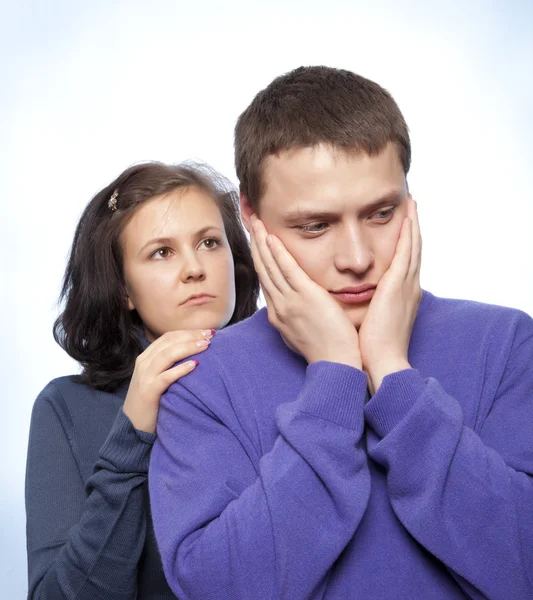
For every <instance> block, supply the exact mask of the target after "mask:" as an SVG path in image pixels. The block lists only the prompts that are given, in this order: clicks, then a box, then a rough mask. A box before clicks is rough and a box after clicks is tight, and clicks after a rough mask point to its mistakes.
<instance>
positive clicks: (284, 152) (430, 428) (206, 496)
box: [150, 67, 533, 600]
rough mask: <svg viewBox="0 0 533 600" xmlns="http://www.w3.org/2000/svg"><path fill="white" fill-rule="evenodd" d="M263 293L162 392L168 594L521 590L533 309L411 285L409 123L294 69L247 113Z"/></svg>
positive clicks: (161, 524) (238, 150) (511, 594)
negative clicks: (250, 312) (258, 304)
mask: <svg viewBox="0 0 533 600" xmlns="http://www.w3.org/2000/svg"><path fill="white" fill-rule="evenodd" d="M235 154H236V167H237V174H238V177H239V179H240V185H241V209H242V215H243V220H244V222H245V224H246V225H247V227H248V229H249V230H250V231H251V234H252V235H251V237H252V248H253V251H254V261H255V264H256V269H257V271H258V273H259V276H260V279H261V282H262V285H263V290H264V293H265V298H266V300H267V306H268V310H266V309H263V310H262V311H259V312H258V313H257V314H256V315H254V316H253V317H251V318H250V319H248V320H247V321H245V322H243V323H241V324H239V325H236V326H234V327H231V328H229V329H227V330H224V331H222V332H219V333H218V334H217V335H216V336H215V338H214V340H213V342H212V344H211V348H210V349H209V350H208V352H206V353H204V354H203V355H202V357H201V358H200V366H199V368H198V369H197V370H196V371H195V372H194V373H193V374H191V375H189V376H188V377H187V378H184V379H181V380H180V382H178V383H177V384H175V385H173V386H172V387H171V388H170V389H169V390H168V392H167V393H166V394H165V396H164V397H163V400H162V403H161V409H160V416H159V424H158V436H159V438H158V441H157V442H156V446H155V447H154V450H153V454H152V463H151V474H150V492H151V499H152V510H153V518H154V524H155V530H156V535H157V539H158V543H159V547H160V550H161V554H162V559H163V565H164V569H165V573H166V576H167V579H168V581H169V583H170V585H171V587H172V589H173V590H174V592H175V593H176V595H177V596H178V597H179V598H182V599H196V598H202V599H205V598H232V599H234V598H249V599H254V600H255V599H279V598H286V599H289V600H298V599H314V598H327V599H339V600H341V599H342V600H345V599H348V598H356V599H365V600H368V599H371V598H376V599H379V600H384V599H394V600H398V599H406V600H411V599H427V598H432V599H450V598H490V599H493V600H495V599H501V600H509V599H513V600H521V599H526V598H533V585H532V579H533V543H532V542H533V483H532V480H531V474H532V472H533V443H532V441H531V440H532V439H533V368H532V367H533V322H532V320H531V319H530V318H529V317H528V316H527V315H525V314H523V313H521V312H519V311H515V310H511V309H505V308H500V307H495V306H489V305H482V304H478V303H473V302H467V301H455V300H444V299H439V298H436V297H435V296H433V295H432V294H430V293H428V292H424V293H422V292H421V290H420V284H419V270H420V248H421V242H420V233H419V228H418V219H417V214H416V205H415V202H414V201H413V200H412V198H411V197H410V194H409V192H408V188H407V183H406V175H407V172H408V170H409V164H410V144H409V136H408V131H407V127H406V125H405V122H404V119H403V117H402V115H401V113H400V110H399V109H398V107H397V105H396V103H395V102H394V100H393V99H392V98H391V96H390V95H389V94H388V93H387V92H386V91H385V90H383V89H382V88H381V87H380V86H378V85H377V84H375V83H373V82H371V81H368V80H366V79H364V78H362V77H359V76H357V75H355V74H353V73H350V72H347V71H341V70H336V69H331V68H325V67H309V68H300V69H296V70H295V71H293V72H291V73H289V74H287V75H285V76H282V77H279V78H277V79H276V80H274V81H273V82H272V83H271V84H270V85H269V86H268V87H267V88H266V89H265V90H263V91H262V92H260V93H259V94H258V95H257V96H256V98H255V99H254V100H253V102H252V103H251V105H250V106H249V107H248V108H247V109H246V110H245V111H244V113H243V114H242V115H241V117H240V118H239V121H238V123H237V127H236V135H235Z"/></svg>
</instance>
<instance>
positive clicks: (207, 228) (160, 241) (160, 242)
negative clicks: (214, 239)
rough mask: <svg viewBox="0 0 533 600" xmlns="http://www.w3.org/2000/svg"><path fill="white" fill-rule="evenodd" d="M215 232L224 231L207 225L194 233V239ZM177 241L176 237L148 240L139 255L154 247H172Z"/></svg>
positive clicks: (215, 226)
mask: <svg viewBox="0 0 533 600" xmlns="http://www.w3.org/2000/svg"><path fill="white" fill-rule="evenodd" d="M214 230H216V231H218V232H221V231H222V229H220V227H218V226H217V225H207V226H205V227H202V228H201V229H199V230H198V231H196V232H195V233H193V235H194V237H202V236H203V235H205V234H206V233H207V232H208V231H214ZM175 241H176V238H175V237H158V238H152V239H151V240H148V241H147V242H146V244H144V246H143V247H142V248H141V249H140V250H139V254H142V253H143V252H144V251H145V250H146V248H148V247H149V246H153V245H161V246H171V245H172V244H173V243H174V242H175Z"/></svg>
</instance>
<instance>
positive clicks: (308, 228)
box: [299, 223, 328, 233]
mask: <svg viewBox="0 0 533 600" xmlns="http://www.w3.org/2000/svg"><path fill="white" fill-rule="evenodd" d="M327 227H328V224H327V223H311V224H310V225H302V226H301V227H299V229H300V231H303V232H304V233H322V232H323V231H324V230H325V229H326V228H327Z"/></svg>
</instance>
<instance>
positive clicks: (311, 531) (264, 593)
mask: <svg viewBox="0 0 533 600" xmlns="http://www.w3.org/2000/svg"><path fill="white" fill-rule="evenodd" d="M183 381H184V382H185V381H186V379H184V380H183ZM184 385H185V383H182V382H179V383H178V384H176V385H174V386H173V387H172V388H171V389H170V391H169V392H167V394H166V395H165V396H164V397H163V400H162V403H161V408H160V416H159V422H158V440H157V441H156V443H155V445H154V449H153V452H152V457H151V466H150V477H149V487H150V496H151V503H152V514H153V519H154V526H155V531H156V536H157V540H158V544H159V548H160V551H161V555H162V560H163V567H164V570H165V574H166V577H167V580H168V582H169V584H170V586H171V588H172V590H173V591H174V593H175V594H176V595H177V596H178V597H179V598H181V599H182V600H193V599H197V598H201V599H202V600H207V599H210V598H213V599H215V598H232V599H237V598H243V599H249V598H261V599H265V600H267V599H274V598H282V597H283V598H291V600H299V599H304V598H305V599H311V598H319V597H322V593H323V590H324V588H325V585H326V583H327V577H328V571H329V569H330V568H331V567H332V565H333V563H334V562H335V560H336V559H337V558H338V556H339V554H340V553H341V552H342V551H343V549H344V548H345V546H346V545H347V543H348V542H349V540H350V539H351V537H352V535H353V534H354V531H355V530H356V528H357V526H358V524H359V521H360V519H361V517H362V516H363V514H364V511H365V508H366V505H367V502H368V497H369V493H370V478H369V473H368V468H367V463H366V456H365V452H364V449H363V447H362V441H361V436H362V433H363V402H364V397H365V391H366V377H365V375H364V374H363V373H362V372H361V371H358V370H356V369H353V368H351V367H347V366H345V365H338V364H333V363H326V362H321V363H315V364H313V365H311V366H309V367H308V368H307V372H306V378H305V382H304V386H303V388H302V390H301V393H300V395H299V397H298V398H297V399H296V400H295V401H294V402H291V403H288V404H283V405H281V406H279V407H278V410H277V414H276V424H277V428H278V433H279V434H278V437H277V439H276V441H275V443H274V446H273V447H272V448H271V449H268V452H266V453H265V454H264V455H263V456H260V453H259V452H257V453H255V452H254V451H253V450H251V448H252V446H251V444H250V440H249V438H247V436H246V434H245V433H244V432H243V430H242V429H241V430H239V428H238V426H237V425H235V426H228V424H227V423H224V422H223V419H221V418H219V416H217V415H215V414H214V413H213V412H212V410H211V409H209V408H207V407H206V405H205V404H204V403H203V402H202V399H201V398H198V397H196V396H195V395H194V394H192V393H191V392H190V391H188V390H187V389H186V388H185V387H184ZM210 386H211V387H212V390H213V394H217V395H218V396H219V400H217V402H216V404H217V406H220V405H221V404H222V405H224V404H227V403H228V402H229V401H230V399H229V397H228V396H227V391H226V387H225V386H224V385H223V383H222V382H218V385H217V381H216V379H214V378H213V377H212V376H211V378H210Z"/></svg>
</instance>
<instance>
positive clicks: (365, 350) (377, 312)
mask: <svg viewBox="0 0 533 600" xmlns="http://www.w3.org/2000/svg"><path fill="white" fill-rule="evenodd" d="M407 202H408V207H407V214H408V216H407V217H406V218H405V220H404V222H403V224H402V229H401V232H400V237H399V239H398V243H397V245H396V252H395V254H394V258H393V260H392V263H391V265H390V267H389V269H388V270H387V271H386V273H385V274H384V275H383V277H382V278H381V280H380V281H379V283H378V286H377V288H376V291H375V293H374V296H373V298H372V300H371V302H370V306H369V307H368V311H367V313H366V315H365V318H364V320H363V323H362V324H361V327H360V329H359V345H360V349H361V357H362V359H363V368H364V370H365V371H366V372H367V374H368V376H369V379H370V382H369V383H370V390H371V392H372V393H375V392H377V390H378V389H379V387H380V385H381V382H382V381H383V378H384V377H385V376H386V375H389V374H390V373H394V372H396V371H402V370H403V369H410V368H411V366H410V364H409V361H408V358H407V352H408V349H409V340H410V339H411V332H412V329H413V324H414V322H415V319H416V314H417V311H418V305H419V304H420V299H421V297H422V290H421V288H420V261H421V251H422V240H421V237H420V227H419V224H418V214H417V210H416V203H415V201H414V200H413V199H412V198H411V196H409V198H408V200H407Z"/></svg>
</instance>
